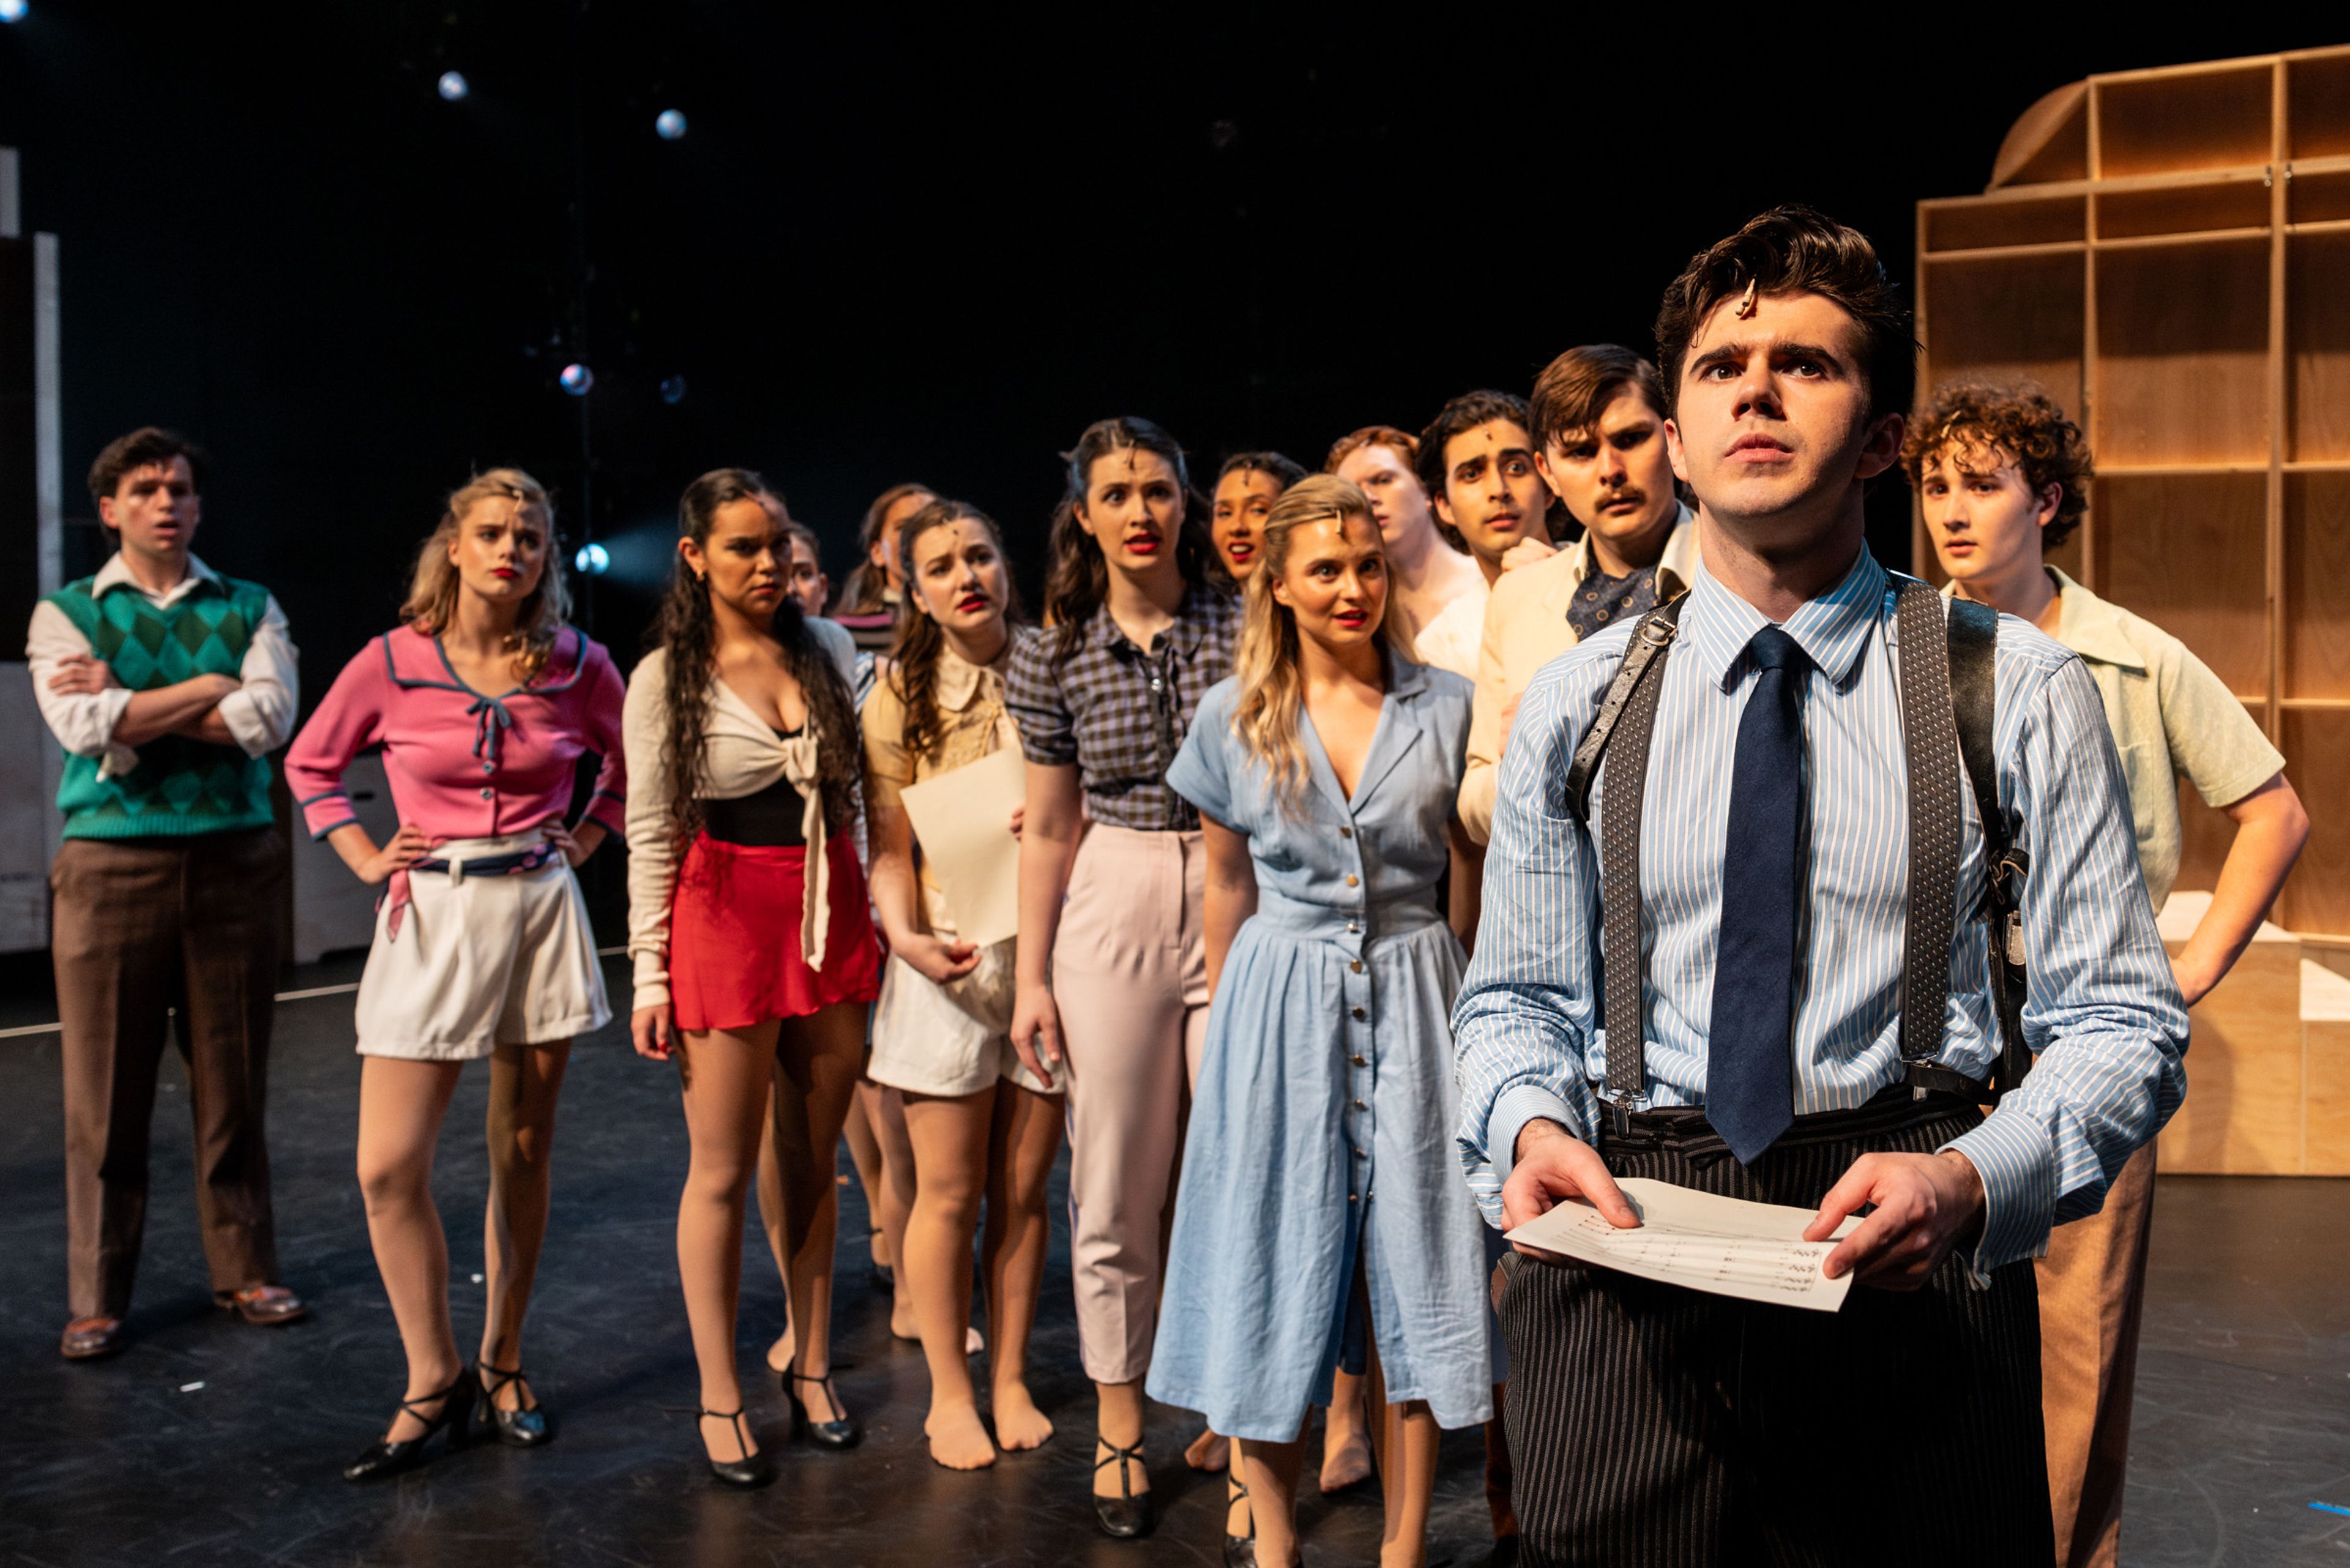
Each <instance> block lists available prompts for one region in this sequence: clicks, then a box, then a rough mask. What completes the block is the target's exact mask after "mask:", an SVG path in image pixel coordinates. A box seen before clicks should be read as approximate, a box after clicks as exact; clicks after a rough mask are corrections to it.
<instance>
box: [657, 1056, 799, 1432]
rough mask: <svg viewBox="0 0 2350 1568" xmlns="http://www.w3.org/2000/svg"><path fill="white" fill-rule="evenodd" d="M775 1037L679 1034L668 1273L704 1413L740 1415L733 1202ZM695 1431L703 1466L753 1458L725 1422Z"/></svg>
mask: <svg viewBox="0 0 2350 1568" xmlns="http://www.w3.org/2000/svg"><path fill="white" fill-rule="evenodd" d="M775 1032H776V1026H775V1024H774V1023H763V1024H760V1025H758V1026H757V1027H756V1028H753V1029H745V1030H741V1031H739V1032H738V1031H732V1030H723V1029H714V1030H711V1031H709V1032H708V1033H699V1034H694V1033H681V1034H680V1036H679V1039H680V1049H679V1051H678V1069H679V1075H680V1077H681V1079H682V1080H683V1081H684V1085H685V1127H686V1132H687V1135H688V1136H689V1137H691V1140H692V1144H693V1158H692V1163H691V1165H690V1166H689V1167H688V1168H687V1170H686V1175H685V1192H684V1195H683V1196H682V1197H681V1199H679V1200H678V1206H677V1272H678V1277H679V1279H680V1280H681V1282H683V1284H684V1286H685V1315H686V1320H687V1322H688V1323H689V1324H691V1325H692V1330H693V1359H694V1364H695V1365H696V1366H698V1367H699V1368H700V1369H701V1373H702V1408H703V1409H705V1410H717V1411H732V1410H740V1409H741V1408H742V1407H743V1385H742V1381H741V1379H740V1378H739V1377H738V1376H737V1375H736V1372H735V1368H734V1314H735V1308H736V1304H737V1303H738V1302H739V1300H740V1298H741V1295H742V1287H743V1198H744V1196H745V1195H746V1194H747V1193H748V1192H749V1190H750V1188H751V1181H752V1178H753V1176H754V1173H755V1172H756V1170H757V1168H758V1164H759V1125H760V1124H761V1123H762V1122H764V1121H765V1120H767V1109H768V1106H769V1103H770V1102H769V1099H768V1094H769V1091H768V1084H769V1081H770V1080H771V1079H772V1078H773V1077H774V1075H775ZM747 1425H748V1424H747V1423H745V1426H746V1427H747ZM701 1429H702V1446H703V1448H704V1449H706V1450H707V1451H708V1452H709V1455H710V1457H711V1458H712V1459H748V1458H749V1457H750V1455H751V1454H752V1453H755V1452H757V1451H758V1450H757V1449H749V1450H748V1451H747V1452H746V1451H745V1450H744V1448H743V1443H742V1439H741V1438H738V1437H737V1436H736V1433H735V1430H734V1426H733V1423H732V1422H727V1421H719V1420H712V1419H711V1418H710V1417H703V1418H702V1422H701Z"/></svg>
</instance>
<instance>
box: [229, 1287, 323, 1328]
mask: <svg viewBox="0 0 2350 1568" xmlns="http://www.w3.org/2000/svg"><path fill="white" fill-rule="evenodd" d="M213 1300H215V1301H217V1302H219V1303H220V1304H221V1305H223V1306H224V1307H226V1308H228V1309H229V1310H230V1311H231V1312H234V1313H235V1314H236V1315H237V1316H239V1317H241V1318H243V1319H244V1321H245V1322H247V1323H249V1324H254V1325H255V1326H256V1327H260V1328H275V1327H276V1325H277V1324H281V1323H292V1322H294V1321H295V1320H296V1318H303V1317H307V1316H309V1315H310V1309H309V1308H308V1307H307V1306H304V1305H303V1304H302V1298H301V1297H300V1296H297V1295H296V1294H295V1293H293V1292H292V1291H289V1290H287V1289H286V1287H285V1286H284V1285H255V1286H254V1287H253V1288H252V1289H251V1290H244V1291H236V1292H234V1293H224V1294H220V1295H216V1296H214V1297H213Z"/></svg>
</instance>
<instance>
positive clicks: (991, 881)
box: [899, 746, 1028, 947]
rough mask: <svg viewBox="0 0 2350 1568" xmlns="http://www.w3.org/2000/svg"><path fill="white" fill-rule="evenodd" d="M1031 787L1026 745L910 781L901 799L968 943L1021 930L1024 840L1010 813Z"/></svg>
mask: <svg viewBox="0 0 2350 1568" xmlns="http://www.w3.org/2000/svg"><path fill="white" fill-rule="evenodd" d="M1027 788H1028V769H1027V764H1026V763H1024V762H1023V761H1022V759H1021V755H1020V749H1019V748H1018V747H1017V746H1007V747H1005V748H1004V749H1003V750H1002V751H996V752H990V753H988V754H987V755H985V756H983V757H982V758H980V759H979V761H977V762H975V763H970V764H968V765H967V766H964V767H960V768H957V769H955V770H954V771H953V772H952V773H945V774H936V775H934V776H933V777H931V778H926V779H924V780H923V781H922V782H921V783H920V784H910V785H909V786H907V788H906V789H905V791H904V792H903V794H901V795H900V797H899V798H900V799H901V800H903V801H904V803H905V806H906V815H907V816H908V817H909V818H910V819H911V821H912V822H913V825H914V839H915V842H916V843H918V844H920V846H922V858H923V859H924V860H926V861H927V862H929V864H930V867H931V870H932V871H933V872H934V873H936V874H937V876H938V879H939V889H940V891H941V892H942V893H944V894H945V895H946V900H947V912H948V913H949V914H951V915H952V916H953V917H954V923H955V935H956V936H957V937H959V938H960V939H962V940H964V941H967V942H977V943H978V944H979V945H980V946H982V947H987V946H989V945H991V944H992V943H995V942H1000V941H1002V940H1003V939H1004V938H1006V937H1012V936H1017V935H1019V934H1020V840H1018V839H1017V838H1014V836H1012V812H1013V808H1014V807H1015V806H1017V805H1020V804H1021V803H1022V802H1023V801H1024V800H1025V799H1026V798H1027Z"/></svg>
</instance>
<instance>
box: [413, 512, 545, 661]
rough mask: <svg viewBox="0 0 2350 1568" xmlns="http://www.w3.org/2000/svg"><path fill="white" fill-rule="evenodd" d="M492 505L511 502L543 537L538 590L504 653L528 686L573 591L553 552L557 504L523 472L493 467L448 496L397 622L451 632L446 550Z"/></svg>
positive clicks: (429, 632)
mask: <svg viewBox="0 0 2350 1568" xmlns="http://www.w3.org/2000/svg"><path fill="white" fill-rule="evenodd" d="M496 500H506V501H511V502H513V503H514V504H515V513H516V514H517V515H519V514H524V513H527V512H536V513H537V514H538V524H539V527H540V528H541V529H542V530H544V532H545V533H546V567H545V569H544V570H542V571H541V572H540V573H539V577H538V587H536V588H535V589H533V590H532V591H531V596H530V597H528V598H526V599H525V600H524V601H523V606H522V611H521V613H520V614H518V615H516V616H515V628H514V630H513V632H512V633H510V634H509V635H508V636H507V639H506V648H507V650H508V651H509V652H511V653H513V654H514V656H515V663H516V664H517V665H518V666H519V667H520V669H521V672H522V683H523V684H524V685H525V686H527V685H529V684H530V683H531V682H532V681H534V680H537V679H538V676H539V672H540V671H541V670H545V669H546V656H547V655H548V654H549V653H550V652H552V651H553V650H554V648H555V635H556V633H557V632H559V631H561V630H562V629H563V627H564V623H565V621H566V620H567V618H569V616H570V614H571V592H570V589H569V588H568V587H566V586H565V584H564V580H563V553H562V552H561V551H560V550H559V549H557V548H556V535H555V503H554V502H552V501H550V500H548V499H547V495H546V486H545V485H543V484H541V483H539V482H538V481H537V480H536V479H533V478H532V477H531V476H530V475H529V474H527V473H525V472H523V471H522V470H521V469H518V468H493V469H491V470H489V471H488V472H485V473H477V474H475V475H473V478H471V479H469V480H467V481H466V482H465V483H463V484H461V485H459V486H458V487H457V488H456V489H454V490H452V491H451V492H450V493H449V500H448V504H446V505H445V506H444V507H443V508H442V512H441V524H440V526H438V527H436V528H434V529H433V530H432V535H430V536H429V537H428V538H426V540H425V541H424V547H423V548H422V549H421V550H419V551H418V552H417V553H416V575H415V576H413V577H412V578H411V579H410V581H409V585H408V602H407V603H406V604H404V605H402V606H400V619H402V620H404V621H406V622H407V623H408V624H409V625H410V626H411V627H414V628H416V629H417V630H418V631H421V632H422V633H423V634H424V635H425V636H427V637H438V636H440V635H441V633H442V632H444V631H446V630H447V629H448V628H449V623H450V622H451V621H452V620H453V619H455V618H456V615H457V587H458V580H457V567H456V565H455V563H453V562H452V561H451V560H450V559H449V546H450V545H452V544H453V543H454V542H455V541H456V538H457V530H458V529H459V528H462V527H463V526H464V523H465V514H467V513H469V512H471V511H472V510H473V508H474V506H475V505H476V504H479V503H481V502H484V501H496Z"/></svg>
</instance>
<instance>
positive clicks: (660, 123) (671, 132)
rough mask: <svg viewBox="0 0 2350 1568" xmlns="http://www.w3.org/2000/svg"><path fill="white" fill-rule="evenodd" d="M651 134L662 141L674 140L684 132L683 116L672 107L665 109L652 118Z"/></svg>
mask: <svg viewBox="0 0 2350 1568" xmlns="http://www.w3.org/2000/svg"><path fill="white" fill-rule="evenodd" d="M653 134H654V135H656V136H658V137H660V139H661V140H663V141H675V140H678V139H679V138H681V137H682V136H683V135H684V134H685V116H684V115H682V114H681V113H679V112H678V111H677V110H676V109H663V110H661V111H660V114H658V115H656V116H655V117H654V118H653Z"/></svg>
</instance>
